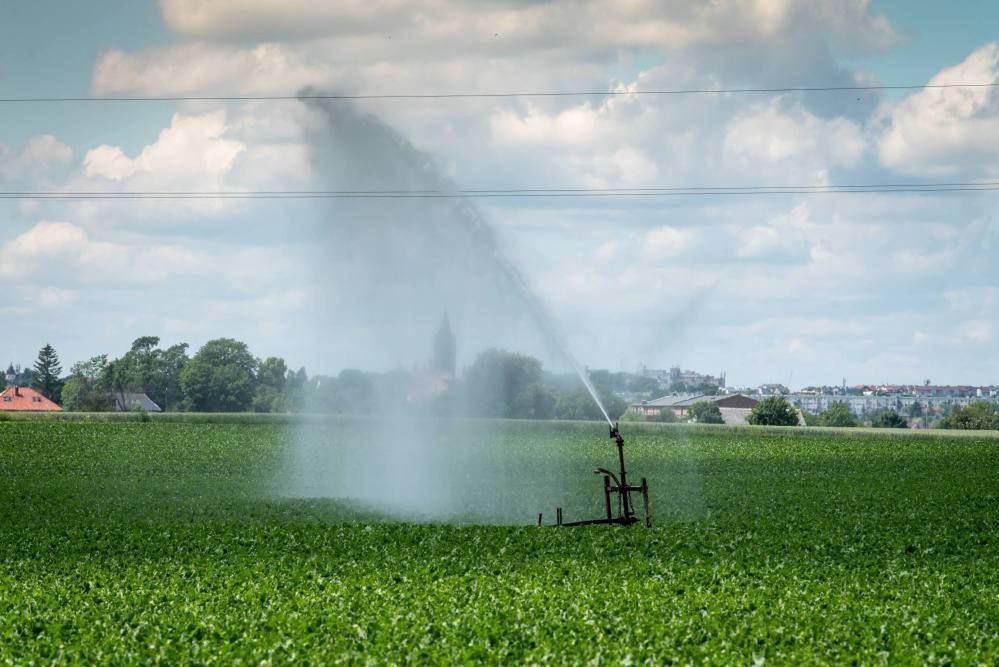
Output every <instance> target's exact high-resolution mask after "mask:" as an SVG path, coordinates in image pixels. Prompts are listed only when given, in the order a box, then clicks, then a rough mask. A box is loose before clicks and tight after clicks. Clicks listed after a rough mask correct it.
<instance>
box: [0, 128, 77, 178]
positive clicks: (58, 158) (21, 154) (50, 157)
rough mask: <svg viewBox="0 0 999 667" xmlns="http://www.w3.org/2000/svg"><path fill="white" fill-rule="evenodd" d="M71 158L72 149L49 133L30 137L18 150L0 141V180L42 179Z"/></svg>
mask: <svg viewBox="0 0 999 667" xmlns="http://www.w3.org/2000/svg"><path fill="white" fill-rule="evenodd" d="M72 159H73V149H72V148H70V147H69V146H67V145H66V144H64V143H62V142H61V141H59V140H58V139H56V138H55V137H53V136H52V135H50V134H42V135H38V136H35V137H32V138H31V139H29V140H28V142H27V143H26V144H25V145H24V146H23V147H22V148H21V149H20V150H18V149H15V148H12V147H10V146H8V145H7V144H4V143H2V142H0V182H3V181H12V182H23V181H25V180H26V179H30V178H34V179H44V178H46V177H47V176H48V172H49V171H50V170H51V169H53V168H55V167H61V166H65V165H67V164H68V163H69V162H70V161H71V160H72Z"/></svg>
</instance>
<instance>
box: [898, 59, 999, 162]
mask: <svg viewBox="0 0 999 667" xmlns="http://www.w3.org/2000/svg"><path fill="white" fill-rule="evenodd" d="M997 82H999V43H996V42H992V43H990V44H986V45H985V46H982V47H980V48H978V49H976V50H975V51H974V52H972V53H971V54H970V55H969V56H968V57H967V58H966V59H965V60H964V61H963V62H962V63H960V64H959V65H956V66H954V67H948V68H946V69H943V70H941V71H940V72H939V73H938V74H937V75H936V76H934V77H933V78H932V79H930V81H929V83H930V84H932V85H949V84H959V83H997ZM884 113H885V122H886V123H887V129H886V130H885V131H884V133H883V135H882V136H881V138H880V144H879V155H880V158H881V162H882V164H884V165H885V166H887V167H890V168H892V169H896V170H898V171H900V172H903V173H906V174H913V175H919V176H930V177H940V176H950V175H958V174H965V175H967V176H970V177H978V176H994V175H996V174H999V163H997V162H996V160H995V155H996V153H997V152H999V89H996V88H994V87H989V88H927V89H924V90H921V91H919V92H918V93H915V94H913V95H910V96H909V97H907V98H906V99H904V100H903V101H901V102H899V103H897V104H893V105H887V106H886V109H885V111H884Z"/></svg>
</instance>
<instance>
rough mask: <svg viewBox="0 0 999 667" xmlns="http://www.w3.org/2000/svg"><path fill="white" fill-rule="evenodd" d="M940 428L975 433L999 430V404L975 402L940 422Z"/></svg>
mask: <svg viewBox="0 0 999 667" xmlns="http://www.w3.org/2000/svg"><path fill="white" fill-rule="evenodd" d="M940 428H956V429H962V430H974V431H984V430H996V429H999V404H996V403H992V402H991V401H975V402H974V403H971V404H969V405H966V406H964V407H962V408H957V409H956V410H954V411H953V412H952V413H951V414H950V415H948V416H947V417H944V418H943V419H942V420H940Z"/></svg>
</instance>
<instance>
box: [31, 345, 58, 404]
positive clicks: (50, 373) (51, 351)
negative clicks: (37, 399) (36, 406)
mask: <svg viewBox="0 0 999 667" xmlns="http://www.w3.org/2000/svg"><path fill="white" fill-rule="evenodd" d="M60 373H62V366H61V365H60V364H59V355H58V354H56V351H55V348H54V347H52V346H51V345H49V344H48V343H46V344H45V347H43V348H42V349H41V350H39V351H38V360H37V361H35V373H34V377H33V378H32V380H31V387H32V389H34V390H35V391H37V392H38V393H40V394H42V395H43V396H45V398H48V399H49V400H52V401H55V402H56V403H58V402H59V390H60V389H61V384H62V383H61V382H60V381H59V374H60Z"/></svg>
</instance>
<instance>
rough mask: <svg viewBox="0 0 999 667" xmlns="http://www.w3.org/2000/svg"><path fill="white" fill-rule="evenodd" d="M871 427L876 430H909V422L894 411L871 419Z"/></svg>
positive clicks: (887, 411)
mask: <svg viewBox="0 0 999 667" xmlns="http://www.w3.org/2000/svg"><path fill="white" fill-rule="evenodd" d="M871 426H873V427H874V428H909V422H908V421H906V419H905V417H903V416H902V415H900V414H898V413H897V412H895V411H894V410H885V411H884V412H879V413H878V414H876V415H874V418H873V419H871Z"/></svg>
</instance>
